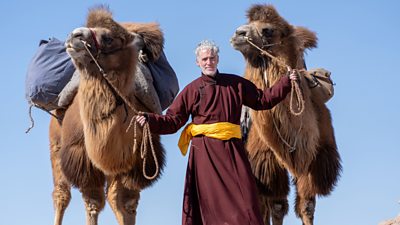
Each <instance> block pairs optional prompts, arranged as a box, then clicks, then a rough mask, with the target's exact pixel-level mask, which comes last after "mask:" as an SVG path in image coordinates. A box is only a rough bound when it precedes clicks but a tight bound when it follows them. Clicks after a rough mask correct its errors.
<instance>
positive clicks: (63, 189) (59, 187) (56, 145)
mask: <svg viewBox="0 0 400 225" xmlns="http://www.w3.org/2000/svg"><path fill="white" fill-rule="evenodd" d="M49 136H50V160H51V168H52V173H53V184H54V188H53V204H54V210H55V216H54V225H62V220H63V217H64V213H65V210H66V208H67V207H68V205H69V202H70V201H71V185H70V184H69V182H68V181H67V179H66V177H65V175H64V173H63V172H62V170H61V166H60V125H59V123H58V122H57V121H56V120H55V119H54V118H53V119H52V121H51V123H50V135H49Z"/></svg>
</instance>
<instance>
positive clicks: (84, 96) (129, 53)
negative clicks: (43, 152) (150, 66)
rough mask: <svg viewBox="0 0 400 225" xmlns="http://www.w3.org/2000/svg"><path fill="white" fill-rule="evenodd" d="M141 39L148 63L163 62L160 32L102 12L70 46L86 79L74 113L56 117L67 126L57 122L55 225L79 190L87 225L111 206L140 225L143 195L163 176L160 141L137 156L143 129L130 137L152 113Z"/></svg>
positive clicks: (122, 219)
mask: <svg viewBox="0 0 400 225" xmlns="http://www.w3.org/2000/svg"><path fill="white" fill-rule="evenodd" d="M139 36H140V40H142V42H141V44H143V43H144V48H143V50H144V53H145V54H146V55H147V57H148V59H149V60H156V59H157V58H158V57H159V56H160V54H161V52H162V48H163V42H164V39H163V35H162V32H161V30H160V29H159V26H158V24H155V23H148V24H134V23H124V24H119V23H116V22H115V21H114V20H113V18H112V14H111V13H110V11H109V10H108V9H107V8H106V7H97V8H93V9H91V10H90V11H89V14H88V17H87V24H86V27H82V28H77V29H75V30H74V31H73V32H72V33H71V34H70V36H69V38H68V40H67V41H66V48H67V52H68V54H69V55H70V56H71V58H72V60H73V62H74V65H75V67H76V69H77V70H78V71H79V72H80V76H81V77H80V84H79V89H78V93H77V95H76V96H75V98H74V100H73V102H72V103H71V105H70V107H69V108H68V109H67V110H66V111H65V112H61V111H57V112H56V114H57V115H59V116H63V119H62V121H59V120H57V119H54V118H53V119H52V120H51V122H50V135H49V136H50V155H51V162H52V170H53V180H54V191H53V201H54V207H55V222H54V224H55V225H61V224H62V219H63V215H64V212H65V209H66V208H67V206H68V204H69V202H70V199H71V193H70V191H71V187H72V186H73V187H77V188H79V190H80V192H81V193H82V197H83V200H84V203H85V208H86V224H88V225H96V224H97V219H98V215H99V212H100V211H101V210H102V209H103V208H104V205H105V199H107V201H108V203H109V204H110V206H111V208H112V210H113V212H114V213H115V215H116V218H117V220H118V223H119V224H130V225H133V224H135V221H136V209H137V206H138V201H139V196H140V191H141V190H142V189H144V188H146V187H149V186H150V185H152V184H153V183H154V182H155V181H156V180H157V179H158V178H159V176H160V173H161V171H162V169H163V167H164V164H165V162H164V161H165V156H164V148H163V147H162V145H161V144H160V139H159V136H157V135H152V136H151V137H152V143H153V145H154V151H152V150H151V148H150V146H148V149H147V150H148V151H147V153H146V152H143V151H141V150H139V149H135V148H134V139H135V138H136V141H137V143H138V145H139V146H140V143H141V142H142V136H143V135H142V132H141V131H142V128H139V126H138V127H137V130H136V132H134V131H135V129H134V128H133V127H131V128H130V129H128V131H127V128H128V126H129V124H130V120H131V118H132V117H133V116H134V115H135V113H136V110H137V111H149V110H148V109H147V108H146V107H145V106H144V105H143V104H142V103H141V102H140V100H138V99H137V98H135V90H134V88H132V87H133V81H134V79H135V70H136V66H137V62H138V51H137V45H138V42H137V39H138V37H139ZM89 52H90V53H91V54H92V55H93V56H94V57H95V59H93V58H92V57H91V56H90V54H89ZM97 63H98V65H97ZM99 67H101V68H102V69H103V71H104V72H102V71H100V70H99ZM129 106H131V107H129ZM133 108H134V109H133ZM135 133H136V136H135V135H134V134H135ZM141 153H144V157H143V158H142V157H141ZM153 153H154V155H153ZM144 160H146V161H145V162H144ZM144 164H145V167H143V166H144ZM152 176H154V177H153V178H152Z"/></svg>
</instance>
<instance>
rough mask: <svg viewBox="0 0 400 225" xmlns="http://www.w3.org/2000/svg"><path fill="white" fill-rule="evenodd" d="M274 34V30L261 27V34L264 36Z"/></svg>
mask: <svg viewBox="0 0 400 225" xmlns="http://www.w3.org/2000/svg"><path fill="white" fill-rule="evenodd" d="M273 34H274V30H273V29H271V28H264V29H262V35H263V36H264V37H272V35H273Z"/></svg>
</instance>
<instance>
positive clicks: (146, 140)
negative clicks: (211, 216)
mask: <svg viewBox="0 0 400 225" xmlns="http://www.w3.org/2000/svg"><path fill="white" fill-rule="evenodd" d="M93 38H95V37H93ZM81 42H82V43H83V45H84V46H85V49H86V51H87V52H88V53H89V55H90V57H91V58H92V59H93V61H94V62H95V64H96V66H97V68H98V69H99V71H100V73H101V74H102V75H103V77H104V79H105V81H106V82H107V83H108V84H109V85H110V87H111V88H112V89H114V91H115V93H117V94H118V95H119V97H121V99H122V100H123V101H124V103H125V104H127V105H128V106H129V108H130V109H131V110H132V111H133V112H134V115H133V116H132V119H131V120H130V122H129V126H128V128H126V132H128V131H129V129H130V128H131V127H132V125H133V126H134V131H133V133H134V134H133V135H134V142H133V153H135V152H136V148H137V138H136V137H137V131H136V126H137V125H136V124H137V121H136V120H135V116H136V115H139V114H142V112H140V111H138V110H136V108H135V106H134V105H133V104H132V103H131V102H130V101H129V100H128V99H127V98H126V96H124V95H123V94H122V93H121V92H120V91H119V90H118V88H117V87H115V85H113V83H112V82H111V81H110V80H109V77H108V75H107V73H106V72H105V71H104V70H103V68H102V67H101V66H100V64H99V63H98V61H97V59H96V58H95V57H94V56H93V54H92V53H91V52H90V50H89V48H90V47H91V46H90V44H89V43H87V42H86V41H84V40H81ZM142 132H143V135H142V143H141V145H140V157H141V158H142V159H143V176H144V177H145V178H146V179H148V180H153V179H154V178H156V177H157V175H158V174H159V171H160V168H159V165H158V159H157V156H156V153H155V150H154V145H153V139H152V136H151V132H150V126H149V123H148V122H146V123H145V124H144V126H143V130H142ZM148 145H150V149H151V153H152V156H153V158H154V164H155V167H156V171H155V172H154V174H153V175H152V176H149V175H147V173H146V155H147V151H148Z"/></svg>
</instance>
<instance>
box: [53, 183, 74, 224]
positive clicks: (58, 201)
mask: <svg viewBox="0 0 400 225" xmlns="http://www.w3.org/2000/svg"><path fill="white" fill-rule="evenodd" d="M70 200H71V187H70V186H69V184H67V183H63V182H61V183H58V184H57V185H55V186H54V191H53V203H54V209H55V216H54V225H62V220H63V218H64V213H65V210H66V209H67V207H68V205H69V202H70Z"/></svg>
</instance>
